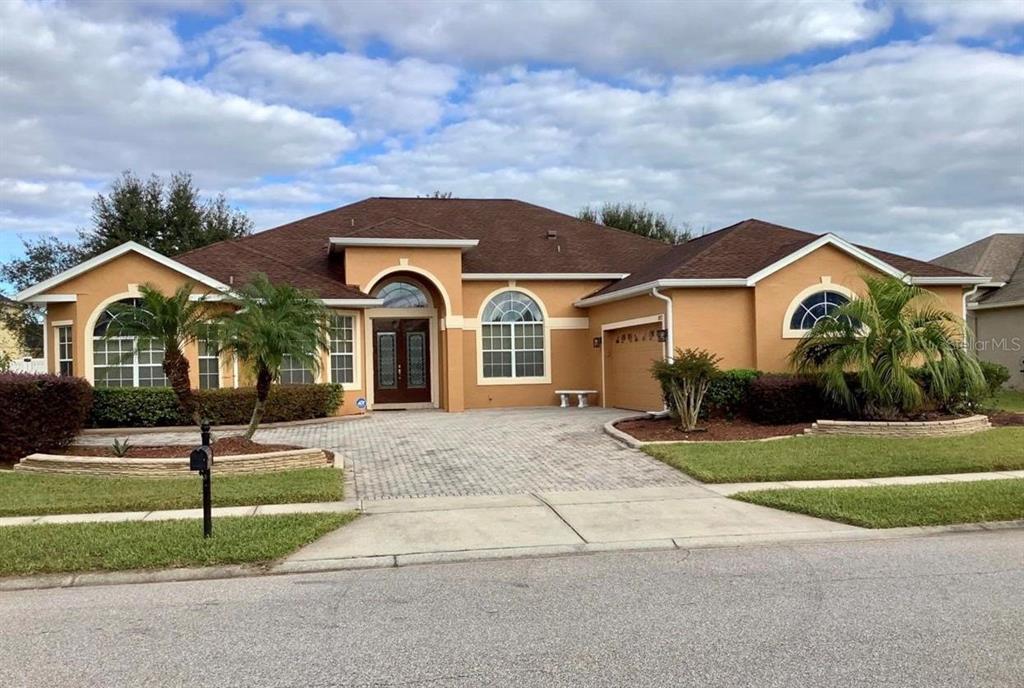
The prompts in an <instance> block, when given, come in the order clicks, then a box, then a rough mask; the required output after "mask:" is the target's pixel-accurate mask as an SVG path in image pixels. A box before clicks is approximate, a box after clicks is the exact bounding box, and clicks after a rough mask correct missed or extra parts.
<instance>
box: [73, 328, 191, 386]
mask: <svg viewBox="0 0 1024 688" xmlns="http://www.w3.org/2000/svg"><path fill="white" fill-rule="evenodd" d="M90 339H93V340H95V339H105V338H104V337H96V335H95V334H92V335H91V336H90ZM136 339H137V338H136V337H110V338H109V339H108V340H107V341H110V342H122V341H128V340H131V341H132V342H133V344H132V352H131V354H132V355H131V359H127V358H126V359H125V360H124V362H123V363H121V364H120V365H102V366H97V365H96V361H95V359H94V360H93V362H92V368H93V374H95V370H96V368H128V367H129V366H130V367H131V369H132V384H131V387H132V389H160V388H161V385H156V386H152V385H151V386H147V387H140V386H139V369H140V368H141V367H142V366H143V365H145V366H146V367H147V368H148V367H154V364H152V363H145V364H143V363H139V347H138V345H137V344H135V343H134V341H135V340H136ZM165 355H166V352H165ZM108 356H109V354H108ZM159 367H160V374H161V375H162V376H163V377H164V379H165V380H166V379H167V376H166V375H165V374H164V369H163V365H162V364H161V365H160V366H159ZM58 370H59V369H58ZM93 384H94V385H95V383H93ZM170 384H171V381H170V380H167V384H166V385H162V387H170ZM103 389H117V388H116V387H104V388H103Z"/></svg>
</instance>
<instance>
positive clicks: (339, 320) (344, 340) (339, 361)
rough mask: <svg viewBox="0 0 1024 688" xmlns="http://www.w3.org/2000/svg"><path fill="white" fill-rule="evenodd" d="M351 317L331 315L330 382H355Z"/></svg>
mask: <svg viewBox="0 0 1024 688" xmlns="http://www.w3.org/2000/svg"><path fill="white" fill-rule="evenodd" d="M354 322H355V321H354V319H353V318H352V316H351V315H332V316H331V321H330V347H331V382H335V383H346V382H354V381H355V325H354Z"/></svg>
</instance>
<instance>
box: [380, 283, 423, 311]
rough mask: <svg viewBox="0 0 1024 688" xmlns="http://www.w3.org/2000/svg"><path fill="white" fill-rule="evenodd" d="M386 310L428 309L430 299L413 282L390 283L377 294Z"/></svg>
mask: <svg viewBox="0 0 1024 688" xmlns="http://www.w3.org/2000/svg"><path fill="white" fill-rule="evenodd" d="M377 298H378V299H383V300H384V306H383V307H384V308H426V307H427V306H429V305H430V299H428V298H427V295H426V294H425V293H424V292H423V290H422V289H420V288H419V287H418V286H416V285H415V284H413V283H412V282H388V283H387V284H385V285H384V286H383V287H381V288H380V290H379V291H378V292H377Z"/></svg>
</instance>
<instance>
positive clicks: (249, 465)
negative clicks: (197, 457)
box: [14, 449, 331, 478]
mask: <svg viewBox="0 0 1024 688" xmlns="http://www.w3.org/2000/svg"><path fill="white" fill-rule="evenodd" d="M330 463H331V462H330V459H329V457H328V455H327V452H325V451H324V450H323V449H286V450H284V451H275V452H266V453H263V454H236V455H233V456H217V457H214V470H215V471H216V472H217V473H229V474H239V473H265V472H270V471H288V470H294V469H296V468H323V467H325V466H328V465H330ZM14 470H16V471H22V472H31V473H66V474H72V475H92V476H132V477H136V478H139V477H149V478H166V477H173V476H182V475H188V473H189V468H188V457H182V458H167V459H163V458H160V459H157V458H150V459H127V458H117V457H112V456H65V455H60V454H31V455H29V456H26V457H25V458H24V459H22V460H21V461H20V462H18V463H17V464H16V465H15V466H14Z"/></svg>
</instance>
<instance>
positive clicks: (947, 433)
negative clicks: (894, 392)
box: [804, 414, 992, 437]
mask: <svg viewBox="0 0 1024 688" xmlns="http://www.w3.org/2000/svg"><path fill="white" fill-rule="evenodd" d="M991 427H992V423H990V422H989V419H988V416H983V415H980V414H978V415H974V416H968V417H966V418H954V419H952V420H930V421H891V422H890V421H869V420H819V421H817V422H815V423H814V424H813V425H812V426H811V427H809V428H808V429H806V430H804V434H807V435H842V436H848V437H954V436H957V435H970V434H973V433H976V432H981V431H982V430H988V429H989V428H991Z"/></svg>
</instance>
